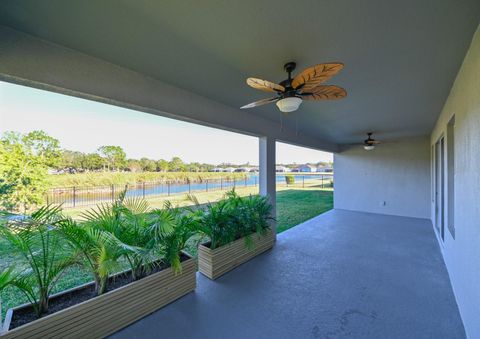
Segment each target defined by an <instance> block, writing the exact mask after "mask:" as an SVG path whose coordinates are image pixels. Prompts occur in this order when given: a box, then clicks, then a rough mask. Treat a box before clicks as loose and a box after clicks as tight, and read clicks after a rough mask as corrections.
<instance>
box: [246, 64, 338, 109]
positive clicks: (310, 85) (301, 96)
mask: <svg viewBox="0 0 480 339" xmlns="http://www.w3.org/2000/svg"><path fill="white" fill-rule="evenodd" d="M295 67H296V63H295V62H288V63H286V64H285V66H284V68H285V71H286V72H287V73H288V78H287V79H286V80H283V81H281V82H280V83H279V84H276V83H273V82H270V81H267V80H262V79H257V78H248V79H247V85H249V86H251V87H253V88H255V89H259V90H261V91H265V92H272V93H276V94H277V95H276V96H275V97H273V98H268V99H262V100H259V101H255V102H252V103H250V104H248V105H245V106H242V107H240V108H241V109H245V108H253V107H257V106H262V105H265V104H269V103H271V102H276V103H277V106H278V109H279V110H280V111H282V112H284V113H289V112H293V111H296V110H297V109H298V108H299V107H300V104H301V103H302V101H303V100H329V99H342V98H345V97H346V96H347V91H346V90H345V89H343V88H341V87H338V86H333V85H320V84H321V83H323V82H325V81H327V80H328V79H330V78H331V77H332V76H334V75H335V74H337V73H338V72H340V71H341V70H342V68H343V64H342V63H338V62H335V63H326V64H318V65H315V66H312V67H309V68H307V69H305V70H304V71H303V72H301V73H300V74H298V75H297V76H296V77H295V78H293V79H292V72H293V71H294V70H295Z"/></svg>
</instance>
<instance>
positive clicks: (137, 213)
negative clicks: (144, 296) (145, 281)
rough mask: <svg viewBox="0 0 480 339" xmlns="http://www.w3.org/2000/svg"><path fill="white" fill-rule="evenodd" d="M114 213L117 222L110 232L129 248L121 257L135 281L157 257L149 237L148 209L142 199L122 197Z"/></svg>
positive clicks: (150, 222)
mask: <svg viewBox="0 0 480 339" xmlns="http://www.w3.org/2000/svg"><path fill="white" fill-rule="evenodd" d="M116 212H117V216H116V217H117V220H118V222H117V223H115V228H114V229H112V230H111V232H112V233H113V234H114V235H115V236H116V237H117V239H119V240H120V241H121V242H122V243H124V244H126V245H128V246H130V250H127V251H124V252H123V256H124V257H125V259H126V260H127V262H128V264H129V265H130V268H131V272H132V279H133V280H137V279H139V278H141V277H143V276H145V274H146V273H147V272H148V270H149V269H150V268H151V266H152V265H154V264H155V262H156V259H157V255H158V253H157V251H156V247H155V238H154V237H152V235H151V227H152V220H151V216H150V215H149V212H150V208H149V205H148V202H147V201H146V200H144V199H141V198H127V199H125V198H124V197H122V198H121V200H119V202H118V205H117V206H116ZM156 222H158V221H156ZM132 249H133V250H132Z"/></svg>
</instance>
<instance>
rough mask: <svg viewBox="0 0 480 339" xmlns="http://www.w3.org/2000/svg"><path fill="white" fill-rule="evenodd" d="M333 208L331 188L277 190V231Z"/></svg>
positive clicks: (279, 231)
mask: <svg viewBox="0 0 480 339" xmlns="http://www.w3.org/2000/svg"><path fill="white" fill-rule="evenodd" d="M332 208H333V190H331V189H318V188H315V187H310V188H305V189H302V188H291V189H285V190H282V191H279V192H277V233H281V232H283V231H285V230H288V229H289V228H291V227H293V226H296V225H298V224H300V223H302V222H304V221H305V220H308V219H311V218H313V217H314V216H316V215H319V214H322V213H324V212H326V211H328V210H331V209H332Z"/></svg>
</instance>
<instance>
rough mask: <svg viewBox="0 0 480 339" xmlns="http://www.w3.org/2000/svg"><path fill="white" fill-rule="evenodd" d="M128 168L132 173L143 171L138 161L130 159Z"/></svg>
mask: <svg viewBox="0 0 480 339" xmlns="http://www.w3.org/2000/svg"><path fill="white" fill-rule="evenodd" d="M127 168H128V170H129V171H130V172H140V171H141V170H142V165H141V164H140V161H138V160H137V159H128V160H127Z"/></svg>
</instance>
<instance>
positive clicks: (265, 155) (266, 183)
mask: <svg viewBox="0 0 480 339" xmlns="http://www.w3.org/2000/svg"><path fill="white" fill-rule="evenodd" d="M259 146H260V147H259V152H258V153H259V156H260V158H259V165H260V166H259V167H260V168H259V183H260V195H264V196H267V197H268V199H269V200H270V203H271V204H272V206H273V211H272V216H273V217H274V218H276V216H277V215H276V178H275V175H276V172H275V139H274V138H272V137H261V138H259ZM271 227H272V230H273V231H274V234H275V235H276V222H272V224H271Z"/></svg>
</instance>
